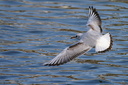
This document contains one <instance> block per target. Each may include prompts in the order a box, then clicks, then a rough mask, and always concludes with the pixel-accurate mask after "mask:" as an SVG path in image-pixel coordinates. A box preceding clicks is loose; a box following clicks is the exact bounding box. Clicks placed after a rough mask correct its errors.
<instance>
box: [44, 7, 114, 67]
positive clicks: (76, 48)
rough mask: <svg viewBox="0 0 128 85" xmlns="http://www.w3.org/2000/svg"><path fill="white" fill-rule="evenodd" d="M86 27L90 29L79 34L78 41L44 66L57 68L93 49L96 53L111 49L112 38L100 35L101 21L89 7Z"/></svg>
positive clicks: (108, 35)
mask: <svg viewBox="0 0 128 85" xmlns="http://www.w3.org/2000/svg"><path fill="white" fill-rule="evenodd" d="M87 27H89V28H90V29H89V30H88V31H87V32H86V33H79V34H77V35H76V36H75V37H72V38H77V39H79V41H78V42H77V43H75V44H73V45H71V46H69V47H67V48H65V49H64V50H63V51H62V52H60V53H59V54H58V55H57V56H56V57H55V58H53V59H52V60H51V61H49V62H46V63H44V66H58V65H62V64H64V63H67V62H69V61H71V60H72V59H74V58H76V57H78V56H80V55H82V54H84V53H85V52H88V51H89V50H91V49H92V48H93V47H95V51H96V52H97V53H101V52H106V51H108V50H110V49H111V47H112V37H111V34H110V33H106V34H102V27H101V19H100V16H99V14H98V12H97V11H96V9H95V8H93V6H89V19H88V21H87Z"/></svg>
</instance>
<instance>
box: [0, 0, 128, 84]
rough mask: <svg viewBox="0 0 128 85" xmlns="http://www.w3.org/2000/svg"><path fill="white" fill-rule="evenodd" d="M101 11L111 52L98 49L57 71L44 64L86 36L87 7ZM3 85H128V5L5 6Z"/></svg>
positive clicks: (0, 59) (54, 0)
mask: <svg viewBox="0 0 128 85" xmlns="http://www.w3.org/2000/svg"><path fill="white" fill-rule="evenodd" d="M89 6H94V7H95V8H97V10H98V12H99V14H100V16H101V19H102V21H103V23H102V24H103V26H102V27H103V31H104V33H106V32H109V33H111V34H112V37H113V48H112V50H111V51H108V52H105V53H98V54H97V53H95V51H94V49H92V50H91V51H89V52H88V53H87V54H85V55H82V56H80V57H78V58H76V59H74V60H73V61H71V62H69V63H67V64H64V65H61V66H55V67H48V66H43V65H42V64H43V63H45V62H47V61H48V60H51V59H52V58H54V57H55V56H56V55H57V54H58V53H59V52H60V51H62V50H63V49H64V48H65V47H67V46H70V45H71V44H73V43H75V42H77V41H78V40H75V39H74V40H72V39H70V37H71V36H74V35H75V34H76V33H82V32H86V31H87V30H88V28H87V27H86V22H87V19H88V7H89ZM0 84H1V85H8V84H10V85H20V84H21V85H28V84H29V85H35V84H39V85H66V84H68V85H113V84H115V85H127V84H128V1H127V0H104V1H102V0H59V1H58V0H1V1H0Z"/></svg>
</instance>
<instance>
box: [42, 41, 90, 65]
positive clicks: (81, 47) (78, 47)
mask: <svg viewBox="0 0 128 85" xmlns="http://www.w3.org/2000/svg"><path fill="white" fill-rule="evenodd" d="M90 49H91V47H90V46H88V45H85V44H84V43H82V42H78V43H77V44H75V45H72V46H70V47H67V48H65V49H64V50H63V51H62V52H61V53H60V54H58V55H57V56H56V57H55V58H53V59H52V60H51V61H49V62H46V63H44V65H45V66H57V65H61V64H64V63H67V62H68V61H70V60H72V59H74V58H75V57H77V56H79V55H82V54H83V53H85V52H86V51H89V50H90Z"/></svg>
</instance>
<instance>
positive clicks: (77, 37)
mask: <svg viewBox="0 0 128 85" xmlns="http://www.w3.org/2000/svg"><path fill="white" fill-rule="evenodd" d="M82 35H83V34H82V33H78V34H76V36H73V37H71V39H81V36H82Z"/></svg>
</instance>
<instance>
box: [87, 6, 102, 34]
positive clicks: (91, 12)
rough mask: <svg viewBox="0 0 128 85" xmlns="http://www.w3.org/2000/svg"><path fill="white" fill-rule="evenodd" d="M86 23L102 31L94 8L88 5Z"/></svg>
mask: <svg viewBox="0 0 128 85" xmlns="http://www.w3.org/2000/svg"><path fill="white" fill-rule="evenodd" d="M87 25H88V26H90V27H91V29H93V30H95V31H99V32H102V28H101V19H100V16H99V14H98V12H97V11H96V9H95V8H93V7H89V19H88V22H87Z"/></svg>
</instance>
